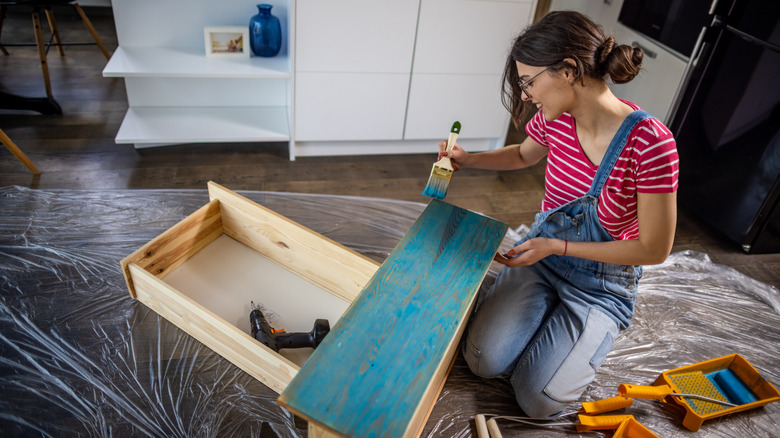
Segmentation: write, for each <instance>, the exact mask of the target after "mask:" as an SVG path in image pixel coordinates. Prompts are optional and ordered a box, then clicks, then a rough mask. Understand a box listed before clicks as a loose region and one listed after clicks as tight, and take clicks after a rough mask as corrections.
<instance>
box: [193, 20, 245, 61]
mask: <svg viewBox="0 0 780 438" xmlns="http://www.w3.org/2000/svg"><path fill="white" fill-rule="evenodd" d="M203 36H204V39H205V44H206V56H208V57H238V58H242V57H247V58H248V57H249V56H250V54H251V51H252V50H251V48H250V47H249V27H248V26H206V27H204V28H203Z"/></svg>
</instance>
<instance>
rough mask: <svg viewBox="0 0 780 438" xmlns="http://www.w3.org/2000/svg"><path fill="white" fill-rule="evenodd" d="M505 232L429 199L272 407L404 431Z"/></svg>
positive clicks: (341, 424) (350, 426)
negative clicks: (282, 407)
mask: <svg viewBox="0 0 780 438" xmlns="http://www.w3.org/2000/svg"><path fill="white" fill-rule="evenodd" d="M506 229H507V226H506V225H505V224H503V223H501V222H498V221H495V220H493V219H490V218H487V217H484V216H481V215H479V214H476V213H473V212H470V211H468V210H464V209H461V208H459V207H455V206H452V205H450V204H447V203H445V202H442V201H438V200H435V199H434V200H432V201H431V202H430V204H428V207H427V208H426V209H425V210H424V211H423V212H422V214H421V215H420V217H419V218H418V219H417V221H416V222H415V223H414V224H413V225H412V227H411V228H410V229H409V231H408V232H407V233H406V234H405V235H404V237H403V238H402V239H401V241H400V242H399V243H398V245H397V246H396V248H395V249H394V250H393V252H392V253H391V254H390V255H389V257H388V258H387V260H386V261H385V262H384V263H383V264H382V266H381V267H380V268H379V270H378V271H377V273H376V274H375V275H374V277H373V278H372V279H371V282H370V283H369V284H368V285H367V286H366V287H365V289H364V290H363V292H362V293H361V294H360V295H359V296H358V298H357V299H356V300H355V301H354V302H353V304H352V306H351V307H350V308H349V309H348V310H347V312H346V313H345V314H344V316H342V318H341V319H340V320H339V322H338V323H337V324H336V325H335V326H334V327H333V329H332V330H331V333H330V334H329V335H328V336H327V337H326V338H325V340H324V341H323V343H322V344H320V346H319V347H318V348H317V350H316V351H315V352H314V354H313V355H312V356H311V357H310V358H309V360H308V361H307V362H306V363H305V364H304V366H303V368H302V369H301V370H300V372H299V373H298V374H297V376H296V377H295V378H294V379H293V381H292V382H291V383H290V385H288V387H287V389H286V390H285V391H284V392H283V393H282V395H281V397H280V398H279V403H280V404H282V405H283V406H286V407H288V408H290V409H291V410H293V411H295V412H297V413H299V414H301V415H303V416H304V417H307V418H310V419H313V420H315V421H317V422H319V423H322V424H324V425H326V426H327V427H329V428H331V429H333V430H336V431H338V432H340V433H342V434H345V435H348V436H360V437H378V436H388V437H396V436H402V435H403V434H404V432H405V431H406V428H407V425H408V424H409V423H410V421H411V420H412V417H413V415H414V413H415V411H416V410H417V409H418V408H419V404H420V400H421V398H422V396H423V394H424V392H425V390H426V388H427V387H428V384H429V382H430V381H431V379H432V377H433V376H434V374H435V372H436V369H437V367H438V366H439V364H440V363H441V362H442V360H443V358H444V356H445V353H446V350H447V347H448V346H449V344H450V343H451V341H452V339H453V338H454V337H455V336H456V335H457V329H458V326H459V324H460V323H461V322H462V321H463V320H464V319H465V318H467V317H468V316H469V315H468V314H467V312H468V310H469V306H470V304H471V302H472V300H473V298H474V296H475V294H476V293H477V291H478V289H479V286H480V284H481V282H482V280H483V279H484V276H485V274H486V273H487V270H488V267H489V266H490V262H491V261H492V259H493V256H494V255H495V253H496V250H497V249H498V246H499V245H500V243H501V240H502V239H503V237H504V234H505V233H506ZM426 408H427V406H426V407H423V409H426Z"/></svg>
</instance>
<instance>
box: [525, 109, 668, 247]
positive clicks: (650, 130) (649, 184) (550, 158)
mask: <svg viewBox="0 0 780 438" xmlns="http://www.w3.org/2000/svg"><path fill="white" fill-rule="evenodd" d="M623 102H625V103H626V104H627V105H629V106H631V107H632V108H634V109H635V110H636V109H639V107H638V106H637V105H636V104H634V103H632V102H628V101H625V100H624V101H623ZM525 130H526V132H527V133H528V135H529V136H530V137H531V138H532V139H533V140H535V141H536V142H538V143H539V144H541V145H543V146H546V147H548V148H549V153H548V154H547V169H546V172H545V190H544V199H543V200H542V203H541V205H540V209H541V210H542V211H547V210H550V209H553V208H556V207H559V206H561V205H563V204H566V203H567V202H569V201H572V200H574V199H577V198H581V197H583V196H585V195H586V194H587V193H588V190H589V189H590V186H591V184H592V183H593V178H594V177H595V176H596V171H597V170H598V166H597V165H594V164H593V163H592V162H591V161H590V159H588V157H587V156H586V155H585V152H583V150H582V146H581V145H580V142H579V140H578V139H577V132H576V125H575V120H574V118H573V117H572V116H571V114H569V113H566V112H565V113H563V114H562V115H561V116H560V117H559V118H557V119H556V120H553V121H552V122H547V121H546V120H545V119H544V116H543V114H542V112H541V111H539V112H537V113H536V115H535V116H534V117H533V118H531V121H529V122H528V124H527V125H526V127H525ZM678 175H679V158H678V156H677V143H676V142H675V140H674V137H673V136H672V133H671V131H669V128H667V127H666V126H664V124H663V123H661V122H660V121H658V120H656V119H646V120H643V121H641V122H639V123H638V124H637V125H636V126H635V127H634V129H633V130H632V131H631V134H630V135H629V137H628V143H626V146H625V148H624V149H623V152H622V153H621V154H620V157H619V158H618V161H617V163H615V167H614V168H613V169H612V172H611V173H610V175H609V178H608V179H607V182H606V185H605V186H604V188H603V189H602V191H601V194H600V195H599V202H598V216H599V221H600V222H601V225H602V226H603V227H604V229H606V230H607V232H609V234H610V235H611V236H612V237H613V238H615V239H616V240H626V239H635V238H637V237H639V222H638V220H637V210H636V207H637V193H638V192H641V193H670V192H674V191H676V190H677V179H678Z"/></svg>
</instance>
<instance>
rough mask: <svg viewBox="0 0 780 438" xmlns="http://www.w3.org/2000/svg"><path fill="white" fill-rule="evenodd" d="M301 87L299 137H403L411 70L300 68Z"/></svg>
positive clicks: (297, 116)
mask: <svg viewBox="0 0 780 438" xmlns="http://www.w3.org/2000/svg"><path fill="white" fill-rule="evenodd" d="M295 88H296V92H295V139H296V140H300V141H308V140H400V139H401V137H402V135H403V126H404V113H405V112H406V97H407V94H408V91H407V90H408V88H409V73H406V74H379V73H377V74H364V73H361V74H357V73H298V75H297V78H296V83H295ZM451 123H452V122H450V124H451ZM447 129H448V130H449V128H447ZM446 132H448V131H445V133H446Z"/></svg>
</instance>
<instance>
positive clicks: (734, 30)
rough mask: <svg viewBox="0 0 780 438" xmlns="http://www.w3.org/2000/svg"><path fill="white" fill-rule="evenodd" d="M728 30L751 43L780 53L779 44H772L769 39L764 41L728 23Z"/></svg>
mask: <svg viewBox="0 0 780 438" xmlns="http://www.w3.org/2000/svg"><path fill="white" fill-rule="evenodd" d="M726 30H727V31H729V32H731V33H733V34H734V35H737V36H738V37H740V38H742V39H743V40H745V41H748V42H750V43H753V44H756V45H759V46H761V47H763V48H765V49H769V50H771V51H773V52H777V53H780V46H778V45H777V44H772V43H770V42H769V41H764V40H762V39H759V38H756V37H754V36H753V35H750V34H749V33H747V32H744V31H741V30H739V29H737V28H736V27H734V26H730V25H728V24H727V25H726Z"/></svg>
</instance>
